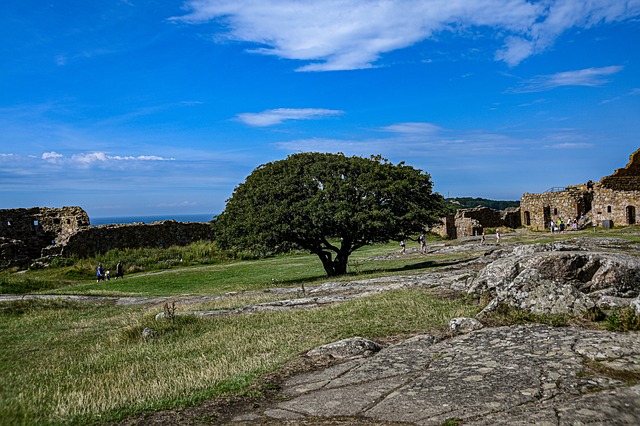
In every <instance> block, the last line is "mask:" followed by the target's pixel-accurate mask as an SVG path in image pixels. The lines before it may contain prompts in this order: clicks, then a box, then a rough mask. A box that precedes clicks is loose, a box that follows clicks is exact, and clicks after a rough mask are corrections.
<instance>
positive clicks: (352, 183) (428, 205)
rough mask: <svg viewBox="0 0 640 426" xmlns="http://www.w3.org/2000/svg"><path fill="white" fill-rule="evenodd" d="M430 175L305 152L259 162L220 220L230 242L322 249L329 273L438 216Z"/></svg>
mask: <svg viewBox="0 0 640 426" xmlns="http://www.w3.org/2000/svg"><path fill="white" fill-rule="evenodd" d="M432 186H433V185H432V183H431V177H430V176H429V175H428V174H427V173H422V171H421V170H418V169H414V168H413V167H411V166H407V165H405V164H404V163H399V164H397V165H394V164H392V163H390V162H388V161H387V160H385V159H383V158H382V157H380V156H372V157H371V158H362V157H355V156H354V157H346V156H344V155H343V154H324V153H300V154H293V155H290V156H289V157H287V158H286V159H284V160H279V161H274V162H271V163H267V164H263V165H261V166H259V167H257V168H256V169H255V170H254V171H253V172H252V173H251V174H250V175H249V176H248V177H247V179H246V181H245V182H244V183H242V184H240V185H238V186H237V187H236V189H235V191H234V193H233V195H232V196H231V198H230V199H228V200H227V205H226V207H225V210H224V212H222V213H221V214H220V215H219V216H218V217H217V218H216V219H215V220H214V222H213V225H214V228H215V230H216V241H217V242H218V243H219V244H220V246H221V247H223V248H230V249H236V250H243V249H251V250H258V251H263V252H271V253H279V252H286V251H289V250H291V249H294V248H301V249H305V250H308V251H309V252H311V253H313V254H315V255H317V256H318V257H319V258H320V260H321V261H322V265H323V266H324V269H325V271H326V272H327V274H328V275H329V276H336V275H342V274H345V273H346V272H347V262H348V259H349V256H350V255H351V253H353V252H354V251H355V250H357V249H359V248H360V247H363V246H366V245H371V244H374V243H385V242H388V241H390V240H396V241H398V240H400V239H401V238H402V237H404V236H406V235H409V234H413V233H417V232H420V231H422V230H423V229H424V227H425V225H432V224H434V223H437V222H438V220H439V214H440V213H442V212H443V211H444V200H443V197H442V196H441V195H440V194H437V193H433V192H432Z"/></svg>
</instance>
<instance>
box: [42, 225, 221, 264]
mask: <svg viewBox="0 0 640 426" xmlns="http://www.w3.org/2000/svg"><path fill="white" fill-rule="evenodd" d="M212 239H213V231H212V229H211V226H210V225H209V224H208V223H184V222H176V221H175V220H166V221H163V222H154V223H151V224H131V225H101V226H92V227H90V228H87V229H83V230H81V231H79V232H76V233H75V234H73V235H71V236H70V238H69V239H68V241H67V242H66V243H65V244H64V245H63V246H61V247H51V248H50V249H49V253H48V254H56V252H59V253H60V254H62V255H63V256H65V257H68V256H71V255H75V256H78V257H89V256H95V255H97V254H102V253H106V252H107V251H109V250H113V249H125V248H167V247H170V246H175V245H177V246H186V245H189V244H191V243H194V242H196V241H200V240H212Z"/></svg>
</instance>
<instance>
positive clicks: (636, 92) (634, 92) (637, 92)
mask: <svg viewBox="0 0 640 426" xmlns="http://www.w3.org/2000/svg"><path fill="white" fill-rule="evenodd" d="M638 95H640V88H635V89H633V90H631V91H630V92H627V93H625V94H623V95H620V96H616V97H614V98H610V99H605V100H604V101H602V102H600V103H601V104H608V103H611V102H615V101H619V100H620V99H623V98H626V97H628V96H638Z"/></svg>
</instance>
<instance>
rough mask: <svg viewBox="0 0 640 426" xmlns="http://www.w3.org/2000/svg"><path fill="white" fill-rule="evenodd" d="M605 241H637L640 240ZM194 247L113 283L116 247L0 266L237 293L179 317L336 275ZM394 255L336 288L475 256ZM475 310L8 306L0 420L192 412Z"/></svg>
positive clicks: (20, 280) (119, 291)
mask: <svg viewBox="0 0 640 426" xmlns="http://www.w3.org/2000/svg"><path fill="white" fill-rule="evenodd" d="M584 235H587V234H586V233H585V234H584ZM601 235H602V234H601ZM606 236H615V237H620V238H626V239H628V240H631V241H638V236H637V235H636V234H635V233H633V232H626V233H625V232H623V231H620V232H617V233H607V234H606ZM568 237H573V235H569V236H568ZM522 238H523V237H521V239H522ZM544 238H548V237H547V236H545V235H544V234H534V235H533V237H532V240H538V241H540V240H541V239H544ZM551 238H553V237H551ZM558 238H561V237H558ZM416 245H417V244H415V243H414V245H413V246H416ZM410 247H412V245H410ZM196 249H197V250H199V251H200V252H203V253H205V255H203V256H205V257H206V258H205V259H204V260H203V259H199V258H198V257H197V256H195V255H194V254H193V253H191V254H189V255H187V256H185V253H186V252H188V249H181V250H182V251H181V250H174V251H172V252H171V254H170V256H171V257H172V258H173V259H174V260H173V261H172V262H171V263H172V266H171V267H165V266H166V264H165V266H162V267H160V266H158V263H150V264H149V265H147V266H145V265H144V262H146V257H145V256H152V257H153V256H156V257H157V258H162V256H163V254H161V253H152V252H149V251H141V252H139V253H134V252H130V253H127V255H128V256H129V257H128V260H127V262H128V263H129V264H135V265H136V267H135V268H134V270H137V271H138V272H133V273H128V274H127V275H126V277H125V279H124V280H118V281H114V280H111V281H109V282H106V283H102V282H101V283H96V282H95V280H94V279H93V275H92V271H93V267H94V265H95V264H96V263H97V262H99V261H101V262H105V263H106V262H112V261H113V259H116V258H118V257H119V256H122V255H123V254H122V253H111V254H110V255H109V256H111V257H112V259H111V260H107V259H105V258H95V259H87V260H83V259H80V260H73V261H70V262H66V263H61V264H60V265H58V266H57V267H55V268H48V269H43V270H34V271H28V272H26V273H20V274H17V273H16V272H15V271H4V272H2V273H0V290H1V291H2V292H3V293H12V292H14V291H11V290H15V289H18V290H20V289H22V290H23V292H33V293H38V292H39V293H45V294H82V295H126V296H132V295H133V296H149V297H151V296H176V297H177V296H181V295H186V294H188V295H220V294H225V293H228V292H238V294H237V295H235V296H234V297H232V298H224V299H219V300H214V301H208V302H205V303H201V304H199V305H188V306H181V305H178V311H180V310H193V309H227V308H233V307H238V306H244V305H247V304H253V303H260V302H264V301H270V300H275V299H276V298H278V296H277V295H276V294H274V293H271V292H250V291H247V290H267V289H269V288H273V287H301V286H302V285H317V284H321V283H323V282H326V281H328V279H327V278H326V276H325V274H324V270H323V269H322V267H321V264H320V262H319V260H318V259H317V258H316V257H315V256H312V255H308V254H291V255H287V256H277V257H270V258H265V259H254V260H243V259H239V258H230V257H229V256H227V255H226V254H224V255H221V256H219V254H217V253H215V250H214V249H213V248H210V247H203V246H202V245H200V246H198V247H197V248H196ZM196 249H194V250H196ZM184 250H186V251H184ZM397 250H398V247H397V246H396V244H389V245H380V246H374V247H367V248H364V249H362V250H360V251H358V252H356V254H354V255H353V256H352V259H351V266H350V274H349V275H347V276H344V277H340V280H353V279H362V278H368V277H376V276H387V275H396V274H403V275H406V274H412V273H420V272H424V271H426V270H429V269H432V268H435V267H437V266H438V265H442V264H445V263H447V262H450V261H456V260H460V259H461V258H464V256H467V257H468V256H470V255H453V256H452V255H447V256H442V255H440V256H434V255H417V254H408V255H405V256H391V257H389V258H380V256H381V255H385V254H390V253H394V252H396V251H397ZM176 253H182V254H180V257H178V254H176ZM185 258H187V260H185ZM374 258H376V259H378V260H373V259H374ZM179 259H182V261H180V260H179ZM212 259H213V260H212ZM174 263H175V265H173V264H174ZM181 265H183V266H181ZM184 265H186V266H184ZM244 291H246V292H244ZM480 308H481V307H480V306H478V305H476V304H474V303H472V302H471V301H470V300H467V299H464V298H461V299H453V300H452V299H451V298H442V297H439V296H437V295H436V294H434V293H432V292H430V291H428V290H422V289H410V290H407V289H405V290H397V291H389V292H386V293H383V294H378V295H375V296H370V297H367V298H364V299H357V300H353V301H350V302H345V303H342V304H338V305H331V306H326V307H322V308H317V309H309V310H299V311H287V312H262V313H256V314H250V315H235V316H218V317H210V318H202V317H194V316H177V317H176V319H175V321H173V322H172V321H169V320H161V321H156V320H155V319H154V317H155V315H156V314H157V313H158V312H161V311H162V306H161V305H153V306H146V305H139V306H114V305H112V304H100V303H79V302H71V301H66V300H62V299H56V300H47V301H44V300H40V301H38V300H29V301H27V300H22V301H14V302H3V303H0V424H2V425H22V424H24V425H32V424H94V423H95V424H100V423H108V422H113V421H118V420H119V419H122V418H124V417H126V416H128V415H132V414H136V413H140V412H143V411H146V410H157V409H162V408H175V407H185V406H191V405H194V404H198V403H199V402H200V401H202V400H204V399H207V398H210V397H214V396H220V395H228V394H230V393H236V394H237V393H242V392H247V391H248V390H249V389H251V385H252V384H255V383H256V381H259V378H260V376H261V375H262V374H264V373H268V372H272V371H275V370H277V369H279V368H281V367H282V366H283V365H285V364H286V363H287V362H288V361H290V360H292V359H294V358H295V357H297V356H298V355H299V354H300V353H301V352H303V351H306V350H308V349H311V348H313V347H316V346H318V345H321V344H324V343H329V342H332V341H336V340H339V339H342V338H346V337H353V336H362V337H366V338H371V339H383V340H384V339H388V338H390V337H392V336H397V337H401V336H407V335H411V334H415V333H423V332H443V330H444V329H445V328H446V326H447V324H448V321H449V319H451V318H453V317H458V316H473V315H475V314H476V313H477V312H478V310H479V309H480ZM145 327H150V328H153V329H154V330H156V334H155V336H154V337H153V338H152V339H147V340H145V339H144V338H143V337H142V330H143V329H144V328H145Z"/></svg>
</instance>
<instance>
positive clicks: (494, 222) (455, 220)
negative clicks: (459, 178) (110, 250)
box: [430, 207, 521, 239]
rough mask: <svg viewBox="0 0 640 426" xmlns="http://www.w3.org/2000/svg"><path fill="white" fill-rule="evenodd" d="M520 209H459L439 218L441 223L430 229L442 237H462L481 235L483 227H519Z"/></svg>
mask: <svg viewBox="0 0 640 426" xmlns="http://www.w3.org/2000/svg"><path fill="white" fill-rule="evenodd" d="M520 226H521V224H520V209H519V208H518V207H512V208H509V209H507V210H494V209H491V208H489V207H475V208H472V209H460V210H458V211H457V212H456V214H455V215H449V216H447V217H444V218H442V219H441V224H440V225H438V226H434V227H433V228H431V229H430V231H431V232H434V233H436V234H438V235H440V236H442V237H444V238H451V239H455V238H462V237H472V236H477V235H482V232H483V230H484V228H500V227H509V228H518V227H520Z"/></svg>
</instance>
